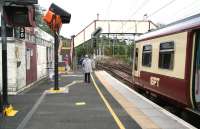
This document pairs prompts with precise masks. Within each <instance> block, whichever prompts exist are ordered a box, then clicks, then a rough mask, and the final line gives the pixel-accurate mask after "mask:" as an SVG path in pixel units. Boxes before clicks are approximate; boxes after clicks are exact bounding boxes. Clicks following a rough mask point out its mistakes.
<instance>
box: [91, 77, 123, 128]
mask: <svg viewBox="0 0 200 129" xmlns="http://www.w3.org/2000/svg"><path fill="white" fill-rule="evenodd" d="M91 78H92V81H93V83H94V86H95V88H96V90H97V92H98V93H99V95H100V97H101V98H102V100H103V102H104V103H105V105H106V107H107V108H108V110H109V112H110V114H111V115H112V117H113V118H114V120H115V122H116V123H117V125H118V127H119V128H120V129H125V127H124V125H123V124H122V122H121V121H120V119H119V117H118V116H117V115H116V113H115V112H114V110H113V109H112V107H111V106H110V104H109V103H108V101H107V100H106V98H105V97H104V95H103V94H102V92H101V90H100V89H99V87H98V85H97V84H96V82H95V80H94V78H93V76H92V75H91Z"/></svg>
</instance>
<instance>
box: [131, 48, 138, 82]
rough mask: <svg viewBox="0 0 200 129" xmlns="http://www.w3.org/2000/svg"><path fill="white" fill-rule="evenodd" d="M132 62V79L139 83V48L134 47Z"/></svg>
mask: <svg viewBox="0 0 200 129" xmlns="http://www.w3.org/2000/svg"><path fill="white" fill-rule="evenodd" d="M133 60H134V64H133V66H134V67H133V73H132V74H133V81H134V83H135V84H138V83H139V49H138V48H135V55H134V59H133Z"/></svg>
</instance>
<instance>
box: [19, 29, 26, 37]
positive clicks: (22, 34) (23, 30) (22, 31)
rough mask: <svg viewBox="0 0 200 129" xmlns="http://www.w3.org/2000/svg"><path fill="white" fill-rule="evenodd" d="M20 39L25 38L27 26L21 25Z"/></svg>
mask: <svg viewBox="0 0 200 129" xmlns="http://www.w3.org/2000/svg"><path fill="white" fill-rule="evenodd" d="M20 39H25V27H20Z"/></svg>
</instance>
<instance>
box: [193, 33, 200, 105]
mask: <svg viewBox="0 0 200 129" xmlns="http://www.w3.org/2000/svg"><path fill="white" fill-rule="evenodd" d="M195 44H196V47H195V51H196V52H195V60H194V80H195V81H194V84H195V88H194V94H195V102H196V107H198V109H200V31H197V32H196V39H195Z"/></svg>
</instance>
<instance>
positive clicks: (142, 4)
mask: <svg viewBox="0 0 200 129" xmlns="http://www.w3.org/2000/svg"><path fill="white" fill-rule="evenodd" d="M149 1H150V0H144V1H143V2H142V3H141V4H140V6H138V8H137V9H136V10H135V11H134V12H133V13H132V14H131V15H130V18H129V19H128V20H130V19H132V17H133V16H134V15H135V14H136V13H137V12H139V11H140V10H142V9H143V8H144V7H145V6H146V5H147V4H148V3H149ZM126 24H127V22H125V23H122V27H121V29H120V30H119V31H120V32H121V31H122V30H123V28H124V26H125V25H126Z"/></svg>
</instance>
